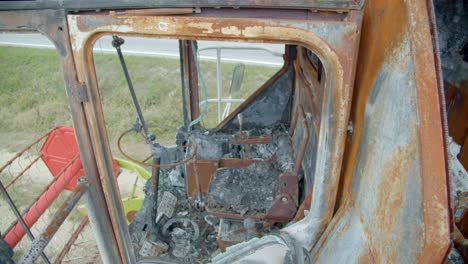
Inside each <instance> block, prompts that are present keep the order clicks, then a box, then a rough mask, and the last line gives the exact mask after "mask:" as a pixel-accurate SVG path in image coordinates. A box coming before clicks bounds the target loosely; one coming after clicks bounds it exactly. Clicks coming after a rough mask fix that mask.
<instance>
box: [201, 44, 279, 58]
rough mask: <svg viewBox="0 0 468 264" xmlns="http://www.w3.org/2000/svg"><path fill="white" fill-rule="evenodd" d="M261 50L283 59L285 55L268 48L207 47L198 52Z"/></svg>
mask: <svg viewBox="0 0 468 264" xmlns="http://www.w3.org/2000/svg"><path fill="white" fill-rule="evenodd" d="M223 49H224V50H260V51H265V52H268V53H270V54H271V55H274V56H278V57H283V53H280V52H276V51H272V50H270V49H266V48H260V47H223V46H213V47H206V48H202V49H199V50H198V52H202V51H206V50H223Z"/></svg>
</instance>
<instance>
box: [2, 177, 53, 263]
mask: <svg viewBox="0 0 468 264" xmlns="http://www.w3.org/2000/svg"><path fill="white" fill-rule="evenodd" d="M0 191H1V192H2V194H3V196H4V197H5V199H6V200H7V203H8V205H9V206H10V208H11V210H13V213H14V214H15V216H16V218H17V219H18V221H19V222H20V223H21V225H22V226H23V229H24V230H26V233H27V234H28V237H29V238H30V239H31V241H34V235H33V233H32V232H31V229H29V227H28V225H26V222H24V219H23V217H22V216H21V214H20V212H19V210H18V208H17V207H16V205H15V203H14V202H13V199H11V196H10V194H9V193H8V191H7V190H6V188H5V186H3V183H2V181H0ZM40 255H41V257H42V259H43V260H44V262H45V263H47V264H50V261H49V258H47V256H46V254H45V253H44V252H41V254H40Z"/></svg>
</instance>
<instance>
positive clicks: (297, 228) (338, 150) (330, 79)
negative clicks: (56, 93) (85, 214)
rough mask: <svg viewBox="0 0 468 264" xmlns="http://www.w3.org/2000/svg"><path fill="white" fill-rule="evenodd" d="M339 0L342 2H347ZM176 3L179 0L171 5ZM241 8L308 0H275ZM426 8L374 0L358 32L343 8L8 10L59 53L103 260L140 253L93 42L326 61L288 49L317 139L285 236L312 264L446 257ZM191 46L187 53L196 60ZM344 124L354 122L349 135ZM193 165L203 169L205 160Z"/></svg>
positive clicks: (435, 72)
mask: <svg viewBox="0 0 468 264" xmlns="http://www.w3.org/2000/svg"><path fill="white" fill-rule="evenodd" d="M345 2H346V1H345ZM347 2H348V3H350V2H349V1H347ZM351 2H352V1H351ZM158 3H159V4H160V6H164V4H163V2H162V1H161V2H158ZM199 3H202V2H199ZM217 3H218V2H217ZM307 3H309V4H310V3H314V4H316V3H318V2H315V1H309V2H307ZM307 3H305V4H307ZM321 3H322V4H324V3H327V2H325V1H324V2H321ZM331 3H334V4H335V5H334V8H337V6H338V5H339V4H340V3H341V4H343V3H344V2H343V1H338V2H336V1H335V2H329V3H328V4H331ZM353 3H357V2H353ZM13 4H17V3H13ZM28 4H31V3H26V4H24V5H23V6H27V5H28ZM52 4H53V2H52ZM119 4H122V3H121V2H118V3H116V4H115V6H114V7H116V8H117V7H118V5H119ZM176 4H177V5H182V4H181V3H173V5H172V6H175V5H176ZM192 4H193V3H192ZM215 4H216V3H215ZM225 4H226V3H225ZM241 4H242V3H241V2H240V1H239V2H229V3H228V4H226V5H237V6H241ZM245 4H250V7H252V6H255V5H258V6H263V7H265V6H268V5H273V4H275V5H277V7H286V6H289V7H292V6H296V7H297V6H301V5H300V4H299V3H294V2H292V3H291V4H282V3H279V2H273V1H267V2H265V3H263V4H258V3H257V2H250V1H248V2H245ZM302 4H303V5H304V3H302ZM67 5H70V3H69V2H67V1H65V4H64V6H67ZM13 6H14V5H13ZM19 6H21V5H19ZM221 6H223V5H221ZM51 7H53V8H57V7H56V6H51ZM69 7H70V8H72V7H71V6H69ZM88 7H92V5H91V4H90V5H88ZM348 7H349V6H348ZM431 8H432V7H431V6H428V3H427V2H426V1H423V0H415V1H400V0H398V1H383V0H375V1H368V2H367V3H366V6H365V12H364V14H365V17H364V21H363V22H364V23H363V27H362V34H361V27H360V25H361V15H362V13H361V11H359V10H358V11H349V12H345V13H341V14H336V13H321V12H318V13H313V12H310V11H307V10H270V9H265V10H262V12H261V15H260V18H259V12H256V11H258V10H255V9H236V10H234V9H223V8H221V9H219V10H218V9H210V8H204V9H202V13H201V14H193V15H180V16H170V15H166V16H144V15H143V16H141V15H133V16H132V15H129V14H122V15H115V13H114V14H111V13H108V12H88V13H79V14H70V15H67V16H66V15H65V12H64V11H63V10H42V11H19V12H2V14H1V15H0V30H38V31H40V32H42V33H44V34H46V35H47V36H48V37H49V38H50V39H52V40H53V41H54V43H55V44H56V47H57V50H58V52H59V54H60V55H61V62H62V68H63V69H64V74H65V81H66V84H67V92H68V94H69V103H70V105H71V109H72V113H73V120H74V125H75V129H76V130H77V137H78V142H79V145H80V150H81V156H82V157H81V158H82V160H83V163H84V168H85V170H86V175H89V178H90V181H91V190H90V195H92V197H93V203H91V204H90V205H91V207H92V208H90V210H89V211H90V219H91V220H93V219H94V221H95V225H96V229H95V230H96V231H95V232H97V233H99V234H101V238H100V239H101V240H102V239H103V238H105V239H106V240H107V241H106V242H108V244H106V245H102V243H101V252H102V254H104V255H106V254H107V255H106V256H104V258H105V262H112V263H118V262H127V263H132V262H134V261H135V260H134V254H133V252H132V249H131V248H130V246H129V244H128V243H129V241H130V239H129V236H128V230H127V229H126V223H125V217H124V216H123V210H122V205H121V203H120V196H119V193H118V188H117V184H116V181H115V178H114V177H113V173H112V162H111V152H110V147H109V144H108V140H107V133H106V128H105V123H104V117H103V113H102V106H101V103H100V100H101V99H100V95H99V92H98V84H97V80H96V74H95V68H94V63H93V55H92V47H93V45H94V42H95V41H96V39H98V38H99V37H101V36H103V35H105V34H117V35H132V36H141V35H144V36H153V37H162V38H178V39H184V40H194V39H198V40H229V41H255V42H273V43H289V44H295V45H302V46H304V47H305V48H307V49H309V50H311V51H312V52H313V53H315V54H316V55H317V56H318V58H319V59H320V61H321V64H320V65H321V66H320V67H319V66H315V67H316V68H314V66H313V64H310V63H309V62H308V61H307V57H308V55H307V53H306V52H307V51H306V50H305V49H301V48H300V49H299V50H298V51H297V53H295V54H288V56H289V55H291V56H297V58H298V59H296V60H295V61H294V63H293V64H292V65H291V68H292V69H293V70H294V74H293V75H291V76H293V77H292V79H294V80H295V83H294V89H295V90H294V93H293V97H294V100H293V102H292V110H291V113H295V112H297V111H298V106H299V105H303V107H304V112H305V116H306V118H305V119H304V123H303V129H301V131H302V133H303V134H307V136H308V137H309V141H310V142H309V144H308V146H307V147H306V148H304V149H301V151H300V152H301V153H302V152H304V153H305V154H304V155H305V158H304V162H302V164H301V165H302V168H303V169H304V171H306V174H307V176H308V177H306V180H307V182H308V184H307V185H308V186H307V188H306V193H305V194H304V196H305V200H304V202H303V204H302V205H301V206H300V208H299V213H298V214H297V215H296V218H295V220H297V222H296V223H294V224H292V225H289V226H288V227H286V228H285V229H284V230H283V231H284V234H285V235H286V234H287V235H289V236H290V237H292V238H293V239H294V240H295V241H296V242H297V243H298V244H299V245H300V246H302V247H305V248H307V249H311V250H312V253H313V258H314V260H315V261H316V262H337V263H340V262H347V263H358V262H359V263H361V262H373V263H379V262H403V263H408V262H419V263H433V262H439V263H440V262H441V261H442V260H443V258H444V256H445V254H446V252H447V249H448V244H449V232H450V228H449V223H450V219H449V206H448V195H447V190H448V186H447V181H448V180H447V172H446V169H447V168H446V163H445V160H446V154H445V153H444V129H443V124H444V123H443V121H444V120H443V118H444V117H443V111H442V110H441V108H442V105H443V102H442V101H443V98H442V92H441V81H440V80H441V77H440V72H439V68H438V67H439V66H438V64H439V62H438V58H437V56H435V55H434V44H433V40H434V39H435V37H434V36H433V35H432V33H433V32H434V29H433V28H431V26H433V25H434V22H433V21H431V19H433V18H432V17H431V14H432V10H431ZM91 9H92V8H91ZM65 19H66V20H65ZM68 30H69V32H68ZM360 36H362V39H361V45H360V46H359V41H360V39H359V38H360ZM187 43H189V42H187V41H186V42H185V44H186V45H185V53H184V52H183V56H185V57H188V56H190V54H191V52H190V45H188V46H187ZM358 47H359V48H358ZM183 50H184V49H183ZM358 50H359V53H360V55H359V60H358V57H357V54H358ZM184 54H185V55H184ZM291 59H292V60H294V57H291ZM186 62H189V63H188V64H187V63H186V64H185V65H184V66H183V67H184V72H185V75H184V77H185V78H184V80H185V82H186V86H187V87H189V88H188V91H189V92H190V90H192V89H195V90H194V91H193V90H192V91H191V92H192V94H190V93H188V95H190V97H191V100H190V102H189V103H190V104H189V105H188V106H187V108H188V109H187V110H188V111H189V112H190V114H191V118H192V120H193V119H194V118H196V117H198V113H199V110H198V105H197V104H194V102H197V101H198V95H197V94H195V93H194V92H195V91H198V89H196V88H194V87H196V83H197V81H196V75H193V71H194V67H193V65H192V66H190V59H187V60H186ZM357 62H359V63H357ZM192 63H193V61H192ZM356 65H358V68H357V72H356V83H355V85H353V84H354V75H355V70H356ZM190 68H192V69H190ZM319 68H320V69H321V70H319ZM322 70H323V72H324V74H323V76H322V74H321V71H322ZM284 71H286V68H284ZM314 72H315V73H316V75H314ZM190 74H192V76H190ZM265 85H269V84H265ZM82 87H84V88H85V89H86V91H87V98H85V99H83V98H78V97H76V96H74V95H76V94H79V93H77V92H76V90H77V89H81V88H82ZM353 87H356V88H354V90H353ZM253 100H254V98H252V99H251V100H248V101H247V102H246V103H245V104H244V106H247V105H248V104H249V103H251V102H252V101H253ZM241 108H242V106H241ZM241 108H240V109H241ZM235 116H236V114H235V113H234V114H232V115H231V116H230V117H228V118H227V119H226V121H225V122H224V123H222V124H220V127H222V126H223V125H224V124H226V123H227V122H228V121H229V120H231V119H233V118H235ZM292 116H293V115H292ZM348 118H349V119H350V120H351V121H352V126H351V129H350V130H349V132H348V128H349V126H348ZM304 128H310V131H308V133H306V132H307V131H306V129H304ZM297 134H298V135H299V134H300V133H297ZM303 134H302V135H303ZM303 136H305V135H303ZM346 136H348V138H347V141H346V142H345V139H346ZM298 137H299V136H298ZM344 149H346V152H344ZM312 157H313V158H312ZM342 161H343V166H342ZM199 162H201V161H199ZM225 162H226V164H227V163H229V162H231V163H232V162H233V161H225ZM219 166H220V163H218V161H216V163H213V164H209V165H207V166H206V168H205V170H207V173H206V174H207V175H210V174H212V173H211V171H214V170H216V168H217V167H219ZM192 167H193V170H194V171H195V172H194V174H197V172H196V169H195V168H198V167H197V166H193V164H192ZM296 167H298V166H296ZM199 172H200V171H199ZM203 174H204V175H205V172H203ZM340 176H341V179H340ZM203 177H205V176H203ZM197 179H198V178H197ZM209 180H210V177H205V178H203V180H202V181H203V182H204V183H203V184H202V185H203V186H205V185H206V186H208V183H209ZM203 191H204V190H202V189H201V186H200V182H198V184H197V185H196V189H194V188H192V189H191V193H192V192H203ZM337 194H338V199H336V198H337ZM288 199H289V197H286V201H288ZM291 200H296V199H291ZM294 206H295V208H296V206H297V205H294ZM281 209H284V208H281ZM286 209H287V208H286ZM291 215H293V214H292V213H291ZM98 216H99V217H98ZM223 216H226V217H229V218H234V219H235V218H236V217H239V216H238V215H234V214H233V215H223ZM91 222H93V221H91ZM349 241H353V243H352V244H351V245H350V243H349ZM408 241H411V243H408ZM98 244H99V243H98ZM337 252H339V254H336V253H337Z"/></svg>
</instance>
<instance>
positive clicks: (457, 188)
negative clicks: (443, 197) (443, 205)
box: [448, 137, 468, 201]
mask: <svg viewBox="0 0 468 264" xmlns="http://www.w3.org/2000/svg"><path fill="white" fill-rule="evenodd" d="M460 148H461V147H460V145H458V144H457V143H456V142H455V141H453V139H452V138H451V137H449V145H448V164H449V173H450V177H451V178H452V186H451V189H452V199H453V200H455V201H456V200H457V197H458V195H459V194H460V193H462V192H468V172H467V171H466V170H465V168H464V167H463V165H462V164H461V163H460V161H459V160H458V158H457V156H458V153H460Z"/></svg>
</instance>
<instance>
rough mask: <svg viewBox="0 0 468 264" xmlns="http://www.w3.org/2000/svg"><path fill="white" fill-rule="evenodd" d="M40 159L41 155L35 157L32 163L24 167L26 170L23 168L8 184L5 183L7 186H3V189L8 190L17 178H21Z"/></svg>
mask: <svg viewBox="0 0 468 264" xmlns="http://www.w3.org/2000/svg"><path fill="white" fill-rule="evenodd" d="M40 158H42V155H39V156H37V157H36V158H35V159H34V160H33V161H31V163H29V164H28V166H26V168H24V169H23V170H22V171H21V172H20V173H19V174H18V175H16V176H15V177H14V178H13V179H12V180H11V181H10V182H9V183H7V185H5V188H6V189H8V188H10V187H11V186H12V185H13V184H14V183H15V182H16V181H17V180H18V179H19V178H21V176H23V175H24V174H25V173H26V171H27V170H29V169H30V168H31V167H32V165H34V164H35V163H36V162H37V161H38V160H39V159H40Z"/></svg>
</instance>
